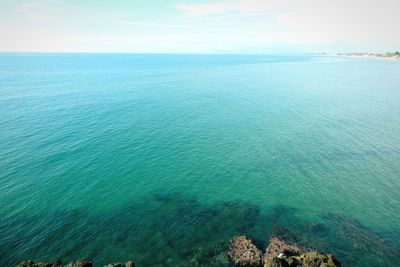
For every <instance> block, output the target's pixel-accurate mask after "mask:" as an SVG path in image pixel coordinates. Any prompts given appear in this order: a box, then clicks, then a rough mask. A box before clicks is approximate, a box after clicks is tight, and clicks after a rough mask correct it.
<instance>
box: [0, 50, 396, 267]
mask: <svg viewBox="0 0 400 267" xmlns="http://www.w3.org/2000/svg"><path fill="white" fill-rule="evenodd" d="M274 233H284V235H285V236H290V237H291V238H293V239H295V240H296V242H297V243H299V244H300V245H302V246H305V247H308V248H314V249H317V250H319V251H322V252H324V253H330V254H333V255H335V257H336V258H337V259H338V260H339V261H340V262H341V263H342V266H397V265H398V263H399V261H398V259H399V257H400V61H390V60H381V59H365V58H363V59H358V58H349V57H347V58H346V57H329V56H319V55H313V54H291V55H181V54H101V53H97V54H96V53H1V54H0V266H2V267H3V266H4V267H8V266H14V265H15V264H16V263H18V262H21V261H24V260H33V261H35V262H40V261H42V262H49V261H55V260H62V261H63V262H64V263H67V262H69V261H73V260H77V259H81V258H88V259H91V260H92V261H93V262H94V263H95V266H103V265H104V264H106V263H110V262H126V261H127V260H133V261H134V262H135V264H136V265H137V266H229V264H230V263H229V261H228V260H227V258H226V256H224V253H223V251H224V249H226V246H227V242H228V243H229V240H230V239H231V238H232V237H234V236H236V235H246V236H248V237H249V238H251V239H252V240H253V241H254V242H255V244H257V246H259V248H260V249H261V250H265V247H266V246H267V244H268V239H269V237H271V236H273V235H274Z"/></svg>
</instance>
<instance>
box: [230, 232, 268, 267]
mask: <svg viewBox="0 0 400 267" xmlns="http://www.w3.org/2000/svg"><path fill="white" fill-rule="evenodd" d="M228 255H229V257H230V258H231V260H232V262H233V263H234V264H235V265H236V266H251V267H252V266H260V265H261V261H262V256H261V251H260V250H259V249H258V248H257V247H256V246H255V245H254V244H253V243H252V242H251V240H250V239H248V238H247V237H246V236H238V237H234V238H233V239H232V241H231V245H230V247H229V252H228Z"/></svg>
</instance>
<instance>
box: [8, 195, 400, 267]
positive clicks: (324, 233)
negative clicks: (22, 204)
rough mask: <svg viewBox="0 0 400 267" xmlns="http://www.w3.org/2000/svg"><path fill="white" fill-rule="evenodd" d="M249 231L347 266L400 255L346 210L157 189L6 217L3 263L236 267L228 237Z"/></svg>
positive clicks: (260, 240) (386, 261) (257, 239)
mask: <svg viewBox="0 0 400 267" xmlns="http://www.w3.org/2000/svg"><path fill="white" fill-rule="evenodd" d="M242 234H245V235H247V236H249V237H251V238H252V239H253V240H254V243H255V244H256V245H257V246H258V247H259V248H260V249H262V250H264V249H265V246H266V244H267V242H268V238H269V237H272V236H275V237H279V238H282V239H285V240H289V241H293V242H297V243H299V244H300V245H302V246H304V247H311V248H315V249H317V250H320V251H322V252H326V253H332V254H334V255H335V256H336V257H337V258H338V259H339V260H340V261H341V262H342V263H343V265H344V266H365V265H368V266H390V265H391V264H394V263H395V262H396V260H397V258H398V257H399V251H398V249H397V248H396V247H394V246H391V245H390V244H389V243H387V242H386V241H385V240H384V239H383V238H381V237H380V236H379V235H378V234H377V233H375V232H374V231H373V230H372V229H369V228H368V227H366V226H364V225H363V224H361V223H360V222H358V221H356V220H354V219H352V218H349V217H346V216H344V215H338V214H333V213H327V214H324V215H323V216H321V220H320V221H313V222H310V221H307V220H304V219H302V218H301V216H300V215H299V212H298V210H297V209H295V208H292V207H288V206H285V205H281V204H280V205H272V206H270V207H269V208H266V212H262V211H261V209H260V207H258V206H256V205H253V204H250V203H247V202H242V201H224V202H216V203H211V204H204V203H201V202H199V201H198V200H197V199H196V198H194V197H190V196H182V195H180V194H169V193H168V194H165V195H164V194H158V193H157V195H156V196H155V195H150V198H149V199H146V200H143V201H142V202H135V203H129V204H127V205H125V206H122V207H120V208H118V209H114V210H110V211H107V212H105V213H93V214H88V213H86V212H83V211H81V210H72V211H69V210H59V211H54V212H48V213H47V214H42V215H37V216H31V217H22V216H15V217H8V218H7V219H0V240H2V241H1V244H0V266H13V265H14V264H15V263H17V262H20V261H22V260H27V259H31V260H34V261H54V260H56V259H60V260H62V261H63V262H68V261H72V260H76V259H78V258H90V259H92V260H93V261H94V262H95V263H96V265H99V266H102V265H103V264H106V263H109V262H115V261H122V262H124V261H127V260H129V259H134V260H135V261H136V262H137V263H138V264H140V266H230V265H231V263H230V262H229V260H228V258H227V254H226V251H227V246H228V242H229V240H230V239H231V238H232V237H233V236H235V235H242Z"/></svg>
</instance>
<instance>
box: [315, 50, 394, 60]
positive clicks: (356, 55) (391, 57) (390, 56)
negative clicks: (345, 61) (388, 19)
mask: <svg viewBox="0 0 400 267" xmlns="http://www.w3.org/2000/svg"><path fill="white" fill-rule="evenodd" d="M319 55H322V56H330V57H351V58H370V59H383V60H400V53H399V52H395V53H385V54H378V53H320V54H319Z"/></svg>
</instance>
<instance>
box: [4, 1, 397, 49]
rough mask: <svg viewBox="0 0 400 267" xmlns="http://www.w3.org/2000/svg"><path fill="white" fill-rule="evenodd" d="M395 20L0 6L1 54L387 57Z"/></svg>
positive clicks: (248, 8)
mask: <svg viewBox="0 0 400 267" xmlns="http://www.w3.org/2000/svg"><path fill="white" fill-rule="evenodd" d="M399 14H400V1H399V0H223V1H206V0H196V1H184V0H164V1H162V0H119V1H118V0H114V1H112V0H97V1H94V0H93V1H89V0H87V1H84V0H81V1H78V0H13V1H6V0H0V39H1V41H0V51H42V52H44V51H50V52H62V51H69V52H78V51H79V52H137V53H140V52H146V53H274V52H278V53H285V52H342V51H366V52H371V51H393V50H400V34H399V31H400V15H399Z"/></svg>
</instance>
